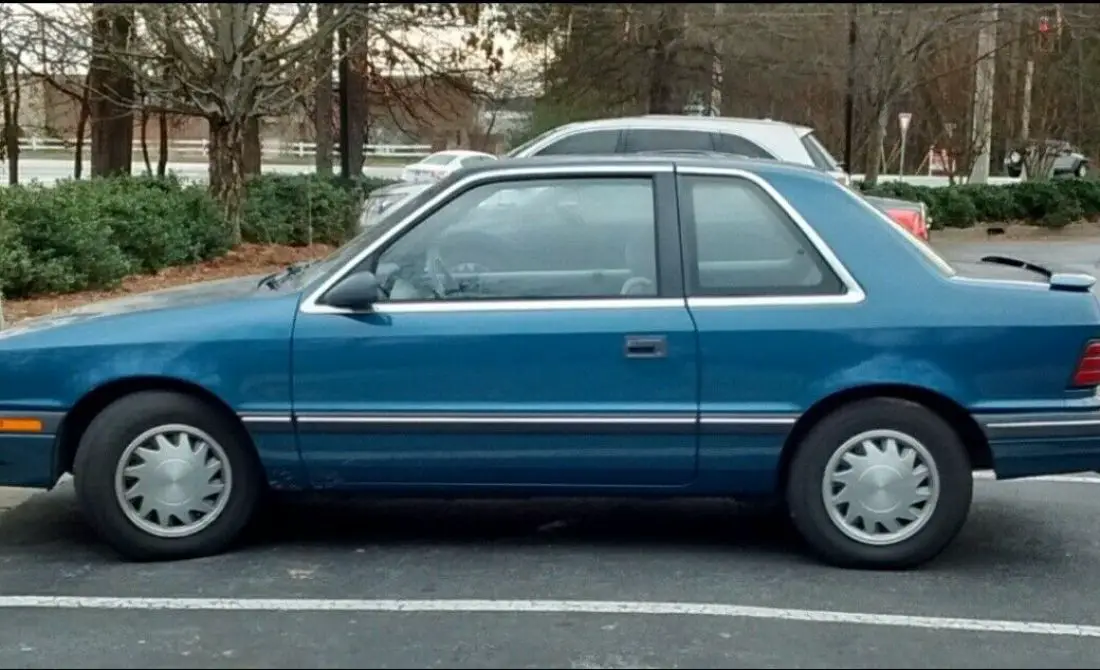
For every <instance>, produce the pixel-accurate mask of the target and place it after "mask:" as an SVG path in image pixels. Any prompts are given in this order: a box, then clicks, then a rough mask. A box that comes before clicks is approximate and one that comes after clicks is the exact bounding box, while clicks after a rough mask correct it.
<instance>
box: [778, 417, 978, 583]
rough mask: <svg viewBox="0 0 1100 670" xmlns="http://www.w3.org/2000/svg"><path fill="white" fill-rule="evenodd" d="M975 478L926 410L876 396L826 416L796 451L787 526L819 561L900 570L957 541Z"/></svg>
mask: <svg viewBox="0 0 1100 670" xmlns="http://www.w3.org/2000/svg"><path fill="white" fill-rule="evenodd" d="M973 487H974V480H973V474H972V471H971V465H970V459H969V457H968V455H967V452H966V448H965V447H964V445H963V444H962V441H961V440H960V439H959V437H958V435H957V434H956V433H955V431H954V430H953V429H952V428H951V426H950V425H948V424H947V423H946V422H945V421H944V420H943V419H941V418H940V417H939V416H938V415H937V414H935V413H934V412H932V411H931V410H929V409H927V408H925V407H923V406H921V405H919V404H916V403H912V402H908V401H904V400H897V399H889V398H876V399H872V400H865V401H861V402H858V403H853V404H851V405H846V406H844V407H842V408H840V409H839V410H837V411H835V412H833V413H832V414H830V415H828V416H826V417H825V418H824V419H823V420H822V421H821V422H819V423H818V424H817V425H816V426H814V428H813V429H811V430H810V432H809V433H808V434H807V435H806V437H805V439H803V440H802V442H801V443H800V444H799V445H798V446H797V451H796V452H795V455H794V458H793V460H792V461H791V467H790V470H789V475H788V480H787V490H786V497H787V505H788V508H789V510H790V513H791V518H792V519H793V521H794V525H795V526H796V528H797V529H798V530H799V532H800V533H801V535H802V536H803V538H805V540H806V542H807V543H808V544H809V545H810V547H811V548H812V549H813V550H814V552H815V553H817V554H818V555H819V556H820V557H821V558H822V559H824V560H825V561H827V562H829V563H832V564H834V565H839V566H843V567H859V568H882V569H899V568H910V567H915V566H918V565H920V564H922V563H925V562H927V561H929V560H931V559H932V558H934V557H935V556H937V555H938V554H939V553H940V552H941V551H943V550H944V549H945V548H946V547H947V546H948V545H949V544H950V543H951V542H952V541H953V540H954V539H955V536H956V535H958V533H959V531H960V530H961V529H962V526H963V524H964V523H965V521H966V517H967V515H968V514H969V511H970V504H971V499H972V496H973Z"/></svg>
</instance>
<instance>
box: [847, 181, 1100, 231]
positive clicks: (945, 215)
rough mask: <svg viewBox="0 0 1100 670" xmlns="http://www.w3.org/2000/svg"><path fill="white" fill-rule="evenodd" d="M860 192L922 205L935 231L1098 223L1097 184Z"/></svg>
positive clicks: (883, 187)
mask: <svg viewBox="0 0 1100 670" xmlns="http://www.w3.org/2000/svg"><path fill="white" fill-rule="evenodd" d="M861 188H862V189H863V191H864V192H865V193H867V194H869V195H879V196H884V197H893V198H903V199H906V200H919V201H922V202H924V203H925V204H926V205H928V210H929V215H930V216H931V217H932V222H933V227H935V228H944V227H953V228H969V227H970V226H973V225H975V224H978V223H1024V224H1030V225H1036V226H1045V227H1048V228H1062V227H1064V226H1067V225H1069V224H1071V223H1074V222H1075V221H1081V220H1082V219H1095V218H1100V182H1097V181H1091V180H1082V179H1055V180H1051V181H1041V182H1020V183H1015V184H1004V185H992V184H974V185H960V186H941V187H935V186H914V185H912V184H906V183H904V182H885V183H881V184H878V185H877V186H874V187H872V188H864V187H862V186H861Z"/></svg>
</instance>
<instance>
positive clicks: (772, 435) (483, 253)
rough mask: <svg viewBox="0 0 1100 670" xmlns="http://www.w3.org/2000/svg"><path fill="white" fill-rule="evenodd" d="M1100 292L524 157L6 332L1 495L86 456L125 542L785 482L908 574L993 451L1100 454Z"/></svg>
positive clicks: (1026, 467)
mask: <svg viewBox="0 0 1100 670" xmlns="http://www.w3.org/2000/svg"><path fill="white" fill-rule="evenodd" d="M486 203H489V204H488V205H487V204H486ZM1092 285H1093V279H1092V278H1091V277H1088V276H1086V275H1077V274H1066V273H1058V272H1054V271H1051V270H1049V269H1047V268H1044V267H1040V266H1036V265H1033V264H1029V263H1026V262H1018V261H1016V260H1015V259H1007V258H987V259H985V262H981V263H975V264H972V265H968V266H965V267H964V266H962V265H961V264H954V265H953V264H949V263H947V262H946V261H944V260H943V259H942V258H941V257H940V256H939V255H937V253H936V252H935V251H934V250H933V249H932V248H931V247H929V246H928V245H926V244H925V243H924V242H923V241H921V240H919V239H917V238H916V237H914V236H913V235H911V234H909V233H907V232H906V231H904V230H903V229H902V228H900V227H899V226H897V225H896V224H894V223H893V222H891V220H890V219H889V218H887V217H886V216H885V215H884V214H883V213H882V212H880V211H879V210H878V209H876V208H875V207H873V206H872V205H870V204H868V202H867V201H866V200H864V199H863V197H862V196H860V195H859V194H857V193H855V192H853V191H852V190H850V189H848V188H845V187H844V186H841V185H839V184H837V183H836V182H835V181H834V180H833V179H831V178H830V177H829V176H828V175H825V174H821V173H819V172H816V171H814V170H812V169H809V168H802V167H798V166H792V165H786V164H781V163H775V162H771V161H753V160H749V159H730V158H725V159H721V160H718V159H710V158H698V157H675V156H626V157H591V156H589V157H583V158H551V159H547V158H539V159H516V160H510V161H502V162H499V163H493V164H488V165H485V166H480V167H472V168H465V169H462V170H459V171H457V172H455V173H454V174H452V175H450V176H448V177H446V178H444V179H443V180H442V181H440V182H438V183H436V184H434V185H432V186H431V187H429V188H427V189H426V190H424V191H423V192H422V193H419V194H417V195H415V196H414V197H412V198H409V199H407V200H405V201H402V202H401V203H400V204H398V205H395V206H394V207H392V208H390V209H389V211H388V212H387V213H386V214H385V215H384V216H383V217H382V219H381V220H379V221H378V222H377V223H375V224H374V225H371V226H370V227H368V228H366V229H364V230H363V231H362V232H361V233H360V234H359V235H358V236H357V237H356V238H354V239H353V240H351V241H350V242H349V243H348V244H346V245H345V246H343V247H342V248H340V249H338V250H337V251H335V252H334V253H333V254H332V255H331V256H329V257H327V258H325V259H322V260H319V261H317V262H314V263H312V264H308V265H301V266H293V267H290V268H287V269H286V270H285V271H283V272H279V273H276V274H273V275H270V276H266V277H251V278H245V279H240V280H230V281H221V282H214V283H207V284H199V285H196V286H190V287H185V288H180V289H174V290H168V291H161V292H156V293H151V294H146V295H139V296H135V297H131V298H125V299H122V300H118V301H112V302H104V303H99V304H94V305H90V306H88V307H85V308H82V309H78V310H76V311H74V312H70V313H66V314H63V315H59V316H51V317H46V318H42V319H37V320H33V321H28V322H24V323H21V324H18V325H16V326H15V327H13V328H10V329H8V330H5V331H0V485H11V486H29V487H42V488H48V487H52V486H53V485H54V484H55V483H56V482H57V481H58V479H59V478H60V477H61V476H62V475H63V474H65V473H72V474H73V476H74V481H75V489H76V493H77V496H78V500H79V503H80V506H81V507H82V509H83V510H84V511H85V512H86V514H87V517H88V519H89V521H90V523H91V525H92V526H94V528H95V529H96V530H97V531H98V532H99V533H100V534H101V536H102V537H103V538H104V539H105V541H106V542H107V543H109V544H110V545H111V546H113V547H114V548H115V549H116V550H117V551H118V552H119V553H120V554H121V555H123V556H125V557H128V558H130V559H134V560H153V559H174V558H185V557H195V556H203V555H210V554H215V553H218V552H222V551H224V550H226V549H228V548H229V547H230V546H231V545H232V544H233V543H234V542H235V541H236V540H237V539H238V537H239V536H240V535H241V533H242V530H243V529H244V528H245V527H246V525H247V524H248V523H249V521H250V519H252V518H253V516H254V515H255V514H256V512H257V510H258V509H259V508H260V507H261V505H263V504H264V501H265V499H266V494H267V493H269V492H272V491H302V490H320V491H335V490H341V491H352V492H362V493H370V494H373V495H379V494H381V495H403V496H410V495H411V496H423V497H444V498H455V497H460V496H476V497H507V496H516V497H532V496H637V497H687V496H707V497H715V496H728V497H735V498H740V499H757V500H761V501H778V502H780V503H782V504H783V505H784V506H785V509H786V510H788V511H789V514H790V517H791V519H792V520H793V523H794V525H795V527H796V528H797V529H798V531H799V532H800V533H801V535H802V536H803V537H804V538H805V540H806V544H807V546H808V547H809V548H811V549H812V550H813V551H814V552H815V553H816V554H817V555H818V556H820V557H821V558H822V559H823V560H824V561H827V562H829V563H832V564H836V565H841V566H859V567H869V568H901V567H911V566H916V565H919V564H922V563H924V562H926V561H928V560H930V559H932V558H933V557H935V556H936V555H937V554H939V553H940V552H941V550H943V549H944V548H945V547H947V546H948V545H949V544H950V543H951V541H952V540H953V538H955V536H956V534H957V533H958V532H959V530H960V528H961V527H962V526H963V524H964V521H965V519H966V517H967V514H968V510H969V508H970V505H971V496H972V490H973V476H972V473H973V472H974V471H975V470H984V469H990V468H992V469H993V470H994V471H995V472H996V474H997V475H998V477H999V478H1003V479H1010V478H1019V477H1027V476H1033V475H1044V474H1053V473H1065V472H1075V471H1083V470H1094V469H1096V468H1097V466H1098V465H1100V396H1098V392H1097V388H1098V384H1100V303H1098V301H1097V298H1096V297H1095V296H1094V294H1093V293H1092V292H1091V291H1090V289H1091V287H1092Z"/></svg>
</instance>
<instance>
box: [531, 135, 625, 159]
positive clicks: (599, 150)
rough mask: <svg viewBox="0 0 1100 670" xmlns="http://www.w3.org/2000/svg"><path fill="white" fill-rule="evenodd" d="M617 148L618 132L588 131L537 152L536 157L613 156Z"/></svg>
mask: <svg viewBox="0 0 1100 670" xmlns="http://www.w3.org/2000/svg"><path fill="white" fill-rule="evenodd" d="M618 148H619V131H618V130H590V131H588V132H583V133H577V134H576V135H570V136H569V137H566V138H564V139H561V140H558V141H557V142H554V143H553V144H551V145H550V146H548V147H546V148H545V149H542V150H541V151H539V152H538V153H537V154H536V155H538V156H569V155H598V154H613V153H615V150H616V149H618Z"/></svg>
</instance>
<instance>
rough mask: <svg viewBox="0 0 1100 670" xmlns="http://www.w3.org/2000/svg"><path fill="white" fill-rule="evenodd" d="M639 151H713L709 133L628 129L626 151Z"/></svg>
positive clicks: (712, 142)
mask: <svg viewBox="0 0 1100 670" xmlns="http://www.w3.org/2000/svg"><path fill="white" fill-rule="evenodd" d="M640 151H714V141H713V140H712V139H711V136H710V133H709V132H705V131H697V130H656V129H653V130H647V129H638V130H629V131H627V133H626V153H636V152H640Z"/></svg>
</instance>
